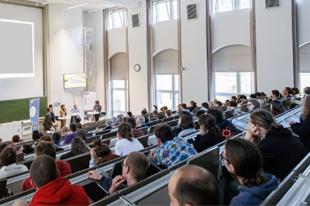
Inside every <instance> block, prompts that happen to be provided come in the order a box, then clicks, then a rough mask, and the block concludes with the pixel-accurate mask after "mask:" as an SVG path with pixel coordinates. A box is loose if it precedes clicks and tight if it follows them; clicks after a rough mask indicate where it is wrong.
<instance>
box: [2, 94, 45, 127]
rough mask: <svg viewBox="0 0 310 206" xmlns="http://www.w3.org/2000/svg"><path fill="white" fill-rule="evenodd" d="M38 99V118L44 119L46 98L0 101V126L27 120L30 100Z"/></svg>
mask: <svg viewBox="0 0 310 206" xmlns="http://www.w3.org/2000/svg"><path fill="white" fill-rule="evenodd" d="M38 98H39V99H40V117H44V116H45V114H46V108H47V98H46V97H32V98H25V99H12V100H4V101H0V124H1V123H6V122H13V121H20V120H25V119H29V106H30V100H31V99H38Z"/></svg>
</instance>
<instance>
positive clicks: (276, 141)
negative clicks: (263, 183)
mask: <svg viewBox="0 0 310 206" xmlns="http://www.w3.org/2000/svg"><path fill="white" fill-rule="evenodd" d="M256 136H260V137H261V138H262V139H263V140H262V141H261V142H260V144H259V145H258V148H259V150H260V151H261V153H262V156H263V159H264V166H263V169H264V172H266V173H269V174H273V175H275V176H276V177H277V178H280V179H281V180H283V179H284V178H285V177H286V176H287V175H288V174H289V173H290V172H291V171H292V170H293V168H294V167H295V166H296V165H297V164H298V163H299V162H300V161H301V160H302V159H303V158H304V157H305V156H306V155H307V153H308V152H307V149H306V148H305V146H304V145H303V144H302V142H301V141H300V140H299V139H297V137H295V136H293V135H292V133H291V131H290V130H289V129H287V128H283V127H282V125H280V124H276V123H275V121H274V119H273V117H272V115H271V113H270V112H267V111H265V110H261V109H259V110H256V111H254V112H253V113H252V115H251V119H250V123H249V124H248V126H247V132H246V135H245V137H244V139H246V140H253V141H255V140H256Z"/></svg>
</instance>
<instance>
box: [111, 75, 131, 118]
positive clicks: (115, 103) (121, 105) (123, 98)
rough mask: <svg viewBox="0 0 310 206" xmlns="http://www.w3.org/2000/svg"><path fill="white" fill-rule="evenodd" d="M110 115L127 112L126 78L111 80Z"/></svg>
mask: <svg viewBox="0 0 310 206" xmlns="http://www.w3.org/2000/svg"><path fill="white" fill-rule="evenodd" d="M111 84H112V85H111V87H112V107H113V112H112V116H113V117H115V116H116V115H118V114H124V115H125V114H126V112H127V99H128V98H127V82H126V80H112V83H111Z"/></svg>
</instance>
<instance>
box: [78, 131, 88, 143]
mask: <svg viewBox="0 0 310 206" xmlns="http://www.w3.org/2000/svg"><path fill="white" fill-rule="evenodd" d="M76 137H79V138H81V139H82V140H83V141H84V142H85V140H86V139H87V135H86V132H85V130H83V129H81V130H79V131H77V132H76Z"/></svg>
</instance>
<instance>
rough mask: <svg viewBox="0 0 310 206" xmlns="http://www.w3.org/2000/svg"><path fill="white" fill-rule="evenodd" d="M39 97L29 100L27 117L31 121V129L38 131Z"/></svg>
mask: <svg viewBox="0 0 310 206" xmlns="http://www.w3.org/2000/svg"><path fill="white" fill-rule="evenodd" d="M39 109H40V99H31V100H30V112H29V116H30V117H29V119H30V121H31V122H32V131H34V130H38V131H39V113H40V110H39Z"/></svg>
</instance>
